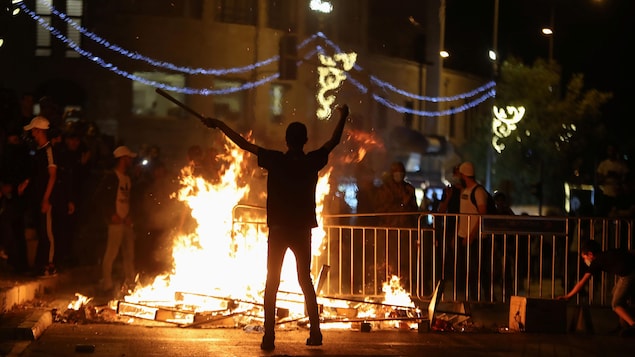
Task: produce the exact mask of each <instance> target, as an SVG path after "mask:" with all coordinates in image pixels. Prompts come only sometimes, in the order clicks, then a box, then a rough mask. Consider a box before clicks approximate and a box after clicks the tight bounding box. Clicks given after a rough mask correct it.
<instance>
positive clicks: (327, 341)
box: [0, 272, 635, 357]
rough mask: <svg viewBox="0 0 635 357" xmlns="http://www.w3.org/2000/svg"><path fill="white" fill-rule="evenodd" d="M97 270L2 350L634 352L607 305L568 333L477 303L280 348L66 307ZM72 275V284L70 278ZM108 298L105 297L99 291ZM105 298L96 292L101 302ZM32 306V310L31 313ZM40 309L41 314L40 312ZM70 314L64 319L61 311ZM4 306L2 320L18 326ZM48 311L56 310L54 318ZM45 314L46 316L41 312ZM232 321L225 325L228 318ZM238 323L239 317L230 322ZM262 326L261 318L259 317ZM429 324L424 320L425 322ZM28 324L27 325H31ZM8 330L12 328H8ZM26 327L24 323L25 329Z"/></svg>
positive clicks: (252, 335)
mask: <svg viewBox="0 0 635 357" xmlns="http://www.w3.org/2000/svg"><path fill="white" fill-rule="evenodd" d="M91 276H92V274H89V273H86V272H82V274H79V275H77V274H75V275H73V276H72V279H70V280H67V283H60V285H59V288H58V289H56V290H54V291H53V292H52V294H49V295H48V296H46V298H47V299H46V300H42V301H36V302H34V304H32V305H31V306H30V307H29V309H27V310H25V311H24V312H22V311H21V310H18V312H17V315H16V322H15V325H16V326H17V325H18V324H21V325H24V324H23V323H21V322H20V319H19V317H20V316H26V315H34V314H31V311H32V310H34V311H41V312H46V313H47V314H48V316H49V323H47V324H45V325H46V327H45V328H43V329H42V330H43V331H42V332H41V333H39V334H37V338H36V339H34V340H20V339H18V340H15V341H0V342H2V343H0V345H1V347H2V349H0V355H2V356H12V357H16V356H47V357H49V356H82V355H87V356H108V357H117V356H120V357H124V356H125V357H131V356H141V357H146V356H162V357H165V356H174V357H177V356H461V357H466V356H532V357H533V356H576V357H583V356H602V357H610V356H633V355H635V338H622V337H618V336H614V335H611V334H609V333H608V331H609V330H610V329H611V328H613V327H615V323H616V321H617V320H616V318H615V316H614V314H613V313H612V312H611V311H610V309H608V310H607V309H594V310H592V317H593V325H594V330H593V331H575V332H566V333H552V334H547V333H527V332H525V333H520V332H508V331H507V330H506V329H505V328H504V326H505V325H506V324H507V320H508V317H509V307H506V306H504V305H496V304H495V305H485V306H480V307H479V306H474V307H473V308H472V309H471V310H472V316H471V317H470V322H471V323H473V324H474V326H481V327H480V328H473V329H466V330H463V331H459V330H455V331H443V332H439V331H430V330H429V329H426V328H423V329H422V331H421V332H420V331H418V330H417V329H408V328H405V329H404V328H403V325H402V328H375V327H373V328H372V329H371V331H370V332H362V331H360V329H359V328H358V329H352V328H338V329H335V328H332V327H333V326H331V325H329V324H328V323H327V324H323V325H322V326H323V334H324V345H323V346H319V347H308V346H306V345H305V344H304V343H305V340H306V338H307V337H308V330H307V329H306V327H303V326H301V325H297V324H288V325H285V326H284V327H283V326H280V327H279V328H278V330H277V332H276V349H275V350H274V351H271V352H264V351H261V350H260V341H261V339H262V332H261V329H258V328H254V325H248V326H250V327H251V328H234V327H222V328H221V327H218V326H209V325H202V326H200V327H187V328H184V327H178V326H177V325H173V324H170V323H166V322H160V321H152V320H145V319H139V318H131V317H128V316H121V315H118V314H117V313H116V312H115V311H113V310H110V309H104V310H102V313H101V315H99V316H85V317H82V316H81V314H80V316H79V317H78V316H75V315H72V314H71V315H68V314H67V313H68V312H69V311H72V310H68V309H67V308H66V307H67V305H68V303H69V302H71V301H74V300H75V292H78V291H80V292H82V293H83V294H84V295H87V296H92V295H91V293H92V292H93V290H94V288H95V285H94V281H95V280H94V279H93V278H92V277H91ZM69 281H70V282H72V283H71V284H69V283H68V282H69ZM102 300H103V299H102ZM107 301H108V300H107V299H106V300H103V301H99V299H96V300H95V301H93V302H94V304H95V305H96V306H103V305H104V304H105V303H106V302H107ZM27 312H28V314H27ZM35 315H37V314H35ZM60 315H61V316H63V317H72V318H66V319H60V318H59V317H60ZM9 316H10V315H9V314H5V315H4V316H3V318H2V319H0V321H1V322H2V325H8V326H14V325H13V324H12V321H13V319H10V318H8V317H9ZM51 316H55V317H56V318H54V319H51V318H50V317H51ZM39 321H41V319H40V320H39ZM224 326H228V325H224ZM229 326H234V325H229ZM256 326H257V325H256ZM422 326H425V325H422ZM27 330H28V328H27ZM5 331H11V330H10V329H9V330H5ZM21 331H24V328H23V329H22V330H21Z"/></svg>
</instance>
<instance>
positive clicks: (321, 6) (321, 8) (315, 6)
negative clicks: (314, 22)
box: [309, 0, 333, 14]
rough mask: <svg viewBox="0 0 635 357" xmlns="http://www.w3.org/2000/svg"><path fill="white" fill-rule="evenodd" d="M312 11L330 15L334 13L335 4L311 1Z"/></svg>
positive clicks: (319, 0)
mask: <svg viewBox="0 0 635 357" xmlns="http://www.w3.org/2000/svg"><path fill="white" fill-rule="evenodd" d="M309 7H310V8H311V10H313V11H316V12H321V13H323V14H329V13H330V12H331V11H333V4H331V2H330V1H322V0H311V2H310V3H309Z"/></svg>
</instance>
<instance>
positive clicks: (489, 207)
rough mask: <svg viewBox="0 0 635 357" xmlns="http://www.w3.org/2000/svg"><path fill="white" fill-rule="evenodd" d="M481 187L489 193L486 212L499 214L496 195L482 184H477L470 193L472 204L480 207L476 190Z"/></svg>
mask: <svg viewBox="0 0 635 357" xmlns="http://www.w3.org/2000/svg"><path fill="white" fill-rule="evenodd" d="M479 188H482V189H483V190H485V193H487V212H485V214H498V209H497V208H496V202H495V201H494V197H493V196H492V194H491V193H489V191H487V189H485V186H483V185H481V184H477V185H476V187H474V189H473V190H472V193H471V194H470V201H472V204H473V205H474V206H476V207H477V208H478V206H477V205H476V196H475V194H474V192H476V190H478V189H479Z"/></svg>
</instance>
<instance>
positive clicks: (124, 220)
mask: <svg viewBox="0 0 635 357" xmlns="http://www.w3.org/2000/svg"><path fill="white" fill-rule="evenodd" d="M113 155H114V157H115V160H116V162H115V167H114V168H113V169H112V170H109V171H107V172H106V173H105V174H104V176H103V177H102V179H101V181H100V183H99V185H98V186H97V190H96V196H97V198H96V199H97V200H98V201H97V202H100V203H101V205H102V209H101V214H102V217H103V219H104V221H105V223H106V224H107V226H108V236H107V240H106V249H105V251H104V258H103V260H102V280H101V284H100V288H101V292H102V293H104V294H112V293H113V288H114V287H115V284H114V282H113V276H112V266H113V263H114V262H115V259H116V258H117V256H118V255H119V252H120V251H121V255H122V265H123V274H124V276H123V281H122V285H121V287H122V289H125V288H126V286H127V285H128V284H132V283H133V282H134V277H135V264H134V240H135V234H134V230H133V222H132V215H131V210H132V209H133V207H132V206H131V200H130V193H131V190H132V180H131V178H130V175H129V171H130V169H131V168H132V166H133V159H134V158H135V157H137V154H136V153H135V152H133V151H132V150H130V149H129V148H128V147H127V146H119V147H117V148H116V149H115V150H114V151H113Z"/></svg>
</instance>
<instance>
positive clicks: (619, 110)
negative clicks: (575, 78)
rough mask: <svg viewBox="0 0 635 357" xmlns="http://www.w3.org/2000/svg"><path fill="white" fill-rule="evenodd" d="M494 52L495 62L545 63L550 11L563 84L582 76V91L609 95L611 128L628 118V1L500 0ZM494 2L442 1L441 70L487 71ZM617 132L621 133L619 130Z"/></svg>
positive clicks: (631, 11) (631, 10)
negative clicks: (443, 55)
mask: <svg viewBox="0 0 635 357" xmlns="http://www.w3.org/2000/svg"><path fill="white" fill-rule="evenodd" d="M499 6H500V7H499V11H500V16H499V28H498V48H499V53H500V57H501V60H505V58H506V57H508V56H510V55H514V56H518V57H521V58H522V59H523V60H524V61H525V63H527V64H531V63H532V62H533V61H534V60H535V59H536V58H537V57H542V58H545V59H546V58H548V53H549V40H548V39H547V38H546V37H545V36H544V35H542V34H541V32H540V29H541V28H542V27H545V26H548V25H549V22H550V17H551V9H552V7H554V29H555V35H554V36H555V37H554V53H553V56H554V59H555V60H556V61H557V62H558V63H560V64H561V66H562V71H563V76H564V79H565V80H566V79H567V77H570V75H571V74H572V73H583V74H584V77H585V83H586V85H587V86H588V87H592V88H596V89H599V90H603V91H610V92H613V93H614V95H615V97H614V99H613V101H612V103H611V104H610V105H608V106H607V108H606V112H607V113H608V114H609V115H608V121H609V124H610V125H611V126H612V127H613V128H617V127H619V126H620V124H622V125H624V124H625V123H626V120H630V118H628V116H629V113H628V111H627V107H626V106H627V103H629V102H630V101H631V100H632V99H631V98H632V96H633V94H635V93H634V91H633V90H632V88H633V81H634V80H635V75H634V72H635V71H634V69H633V68H634V66H635V55H634V54H633V53H632V52H633V43H635V38H634V36H633V35H634V34H635V25H634V23H635V21H634V19H635V17H634V16H635V2H634V1H632V0H500V1H499ZM493 18H494V0H487V1H484V0H447V3H446V41H445V43H446V46H445V47H446V49H448V51H450V53H451V57H450V58H449V59H448V60H446V62H445V63H446V67H448V68H456V69H463V70H466V71H471V72H477V73H481V74H483V73H488V71H489V69H490V68H491V66H490V64H489V62H488V61H487V58H486V52H484V51H486V50H487V48H490V47H491V46H492V37H493V36H492V34H493ZM621 132H624V130H622V131H621Z"/></svg>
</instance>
